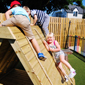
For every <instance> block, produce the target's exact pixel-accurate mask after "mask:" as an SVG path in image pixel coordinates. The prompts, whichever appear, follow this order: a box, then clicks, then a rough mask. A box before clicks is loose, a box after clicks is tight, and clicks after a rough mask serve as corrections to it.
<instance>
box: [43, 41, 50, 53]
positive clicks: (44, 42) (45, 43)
mask: <svg viewBox="0 0 85 85" xmlns="http://www.w3.org/2000/svg"><path fill="white" fill-rule="evenodd" d="M43 44H44V45H45V47H46V49H47V50H48V51H50V50H49V49H50V47H49V46H48V45H47V42H46V41H45V40H43Z"/></svg>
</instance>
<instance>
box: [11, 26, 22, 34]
mask: <svg viewBox="0 0 85 85" xmlns="http://www.w3.org/2000/svg"><path fill="white" fill-rule="evenodd" d="M10 29H11V31H12V32H13V33H14V34H15V33H20V32H21V31H20V30H19V28H17V27H10Z"/></svg>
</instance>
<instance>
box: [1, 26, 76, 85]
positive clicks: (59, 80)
mask: <svg viewBox="0 0 85 85" xmlns="http://www.w3.org/2000/svg"><path fill="white" fill-rule="evenodd" d="M31 28H32V31H33V33H34V35H35V38H36V40H37V42H38V44H39V46H40V49H41V52H42V53H43V54H44V55H45V56H46V57H47V59H46V60H45V61H42V60H39V59H38V56H37V54H36V51H35V50H34V48H33V46H32V44H31V43H30V41H29V40H28V39H27V38H26V36H25V35H24V34H23V33H22V31H21V30H20V29H19V28H17V27H0V75H2V74H4V73H6V72H8V71H10V70H11V69H12V68H14V67H15V65H16V64H17V62H18V61H19V60H20V62H21V63H22V65H23V67H24V69H25V70H26V72H27V74H28V76H29V77H30V79H31V81H32V82H33V84H34V85H75V80H74V79H70V80H69V81H68V83H66V82H63V80H64V78H63V75H62V72H61V71H60V70H59V69H58V68H56V66H55V62H54V60H53V58H52V56H51V54H50V53H49V52H48V51H47V50H46V48H45V46H44V45H43V43H42V40H41V38H40V36H42V38H43V39H44V36H43V34H42V32H41V30H40V28H39V27H38V26H33V27H31ZM35 29H37V31H38V32H39V34H40V36H39V34H38V33H37V32H36V30H35ZM64 68H65V70H66V73H69V70H68V69H67V68H66V67H65V66H64Z"/></svg>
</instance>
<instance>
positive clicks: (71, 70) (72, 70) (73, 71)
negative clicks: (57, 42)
mask: <svg viewBox="0 0 85 85" xmlns="http://www.w3.org/2000/svg"><path fill="white" fill-rule="evenodd" d="M60 61H61V62H62V63H63V64H64V65H66V66H67V67H68V68H69V69H70V74H69V78H73V77H74V76H75V75H76V72H75V69H73V68H72V66H71V65H70V64H69V63H68V62H67V61H66V60H65V58H64V55H60Z"/></svg>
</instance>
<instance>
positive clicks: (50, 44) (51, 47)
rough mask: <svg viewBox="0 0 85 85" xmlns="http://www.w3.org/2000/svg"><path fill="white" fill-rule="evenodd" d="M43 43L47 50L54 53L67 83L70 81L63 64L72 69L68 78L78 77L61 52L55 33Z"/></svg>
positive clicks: (48, 36)
mask: <svg viewBox="0 0 85 85" xmlns="http://www.w3.org/2000/svg"><path fill="white" fill-rule="evenodd" d="M43 43H44V45H45V47H46V49H47V50H48V51H51V52H52V54H53V56H54V58H55V60H56V63H57V64H58V67H59V68H60V69H61V71H62V72H63V73H64V76H65V78H66V82H67V81H68V78H67V77H66V73H65V70H64V69H63V68H62V63H63V64H64V65H65V66H67V67H68V68H69V69H70V74H69V75H68V77H69V78H73V77H74V76H75V75H76V72H75V69H74V68H72V66H71V65H70V64H69V63H68V62H67V61H66V60H65V54H64V52H63V51H62V50H61V48H60V45H59V43H58V42H57V41H56V40H55V38H54V35H53V33H49V34H47V36H46V41H45V40H44V41H43Z"/></svg>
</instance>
